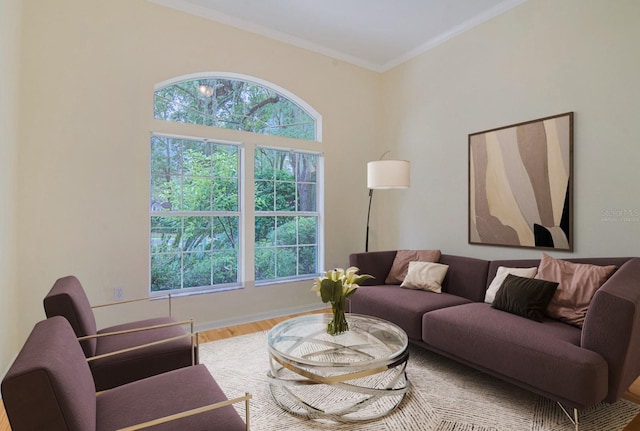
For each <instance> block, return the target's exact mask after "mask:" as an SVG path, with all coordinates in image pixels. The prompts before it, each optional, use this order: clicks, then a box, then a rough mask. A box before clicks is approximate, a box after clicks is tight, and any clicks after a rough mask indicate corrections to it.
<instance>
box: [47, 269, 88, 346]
mask: <svg viewBox="0 0 640 431" xmlns="http://www.w3.org/2000/svg"><path fill="white" fill-rule="evenodd" d="M44 311H45V313H46V314H47V317H53V316H62V317H64V318H65V319H67V321H68V322H69V323H70V324H71V327H72V328H73V331H74V332H75V334H76V337H84V336H86V335H95V334H96V331H97V327H96V319H95V316H94V315H93V310H92V309H91V304H90V303H89V299H88V298H87V295H86V293H85V292H84V289H83V288H82V285H81V284H80V281H78V279H77V278H76V277H74V276H72V275H69V276H67V277H62V278H59V279H58V280H56V282H55V283H54V284H53V287H52V288H51V290H50V291H49V293H48V294H47V296H46V297H45V298H44ZM80 344H81V345H82V350H83V351H84V354H85V356H86V357H90V356H94V355H95V353H96V340H95V338H92V339H90V340H84V341H81V343H80Z"/></svg>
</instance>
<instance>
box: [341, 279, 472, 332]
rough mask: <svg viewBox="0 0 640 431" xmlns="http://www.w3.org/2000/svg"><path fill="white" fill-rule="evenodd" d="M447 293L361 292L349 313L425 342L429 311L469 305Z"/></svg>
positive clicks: (389, 289)
mask: <svg viewBox="0 0 640 431" xmlns="http://www.w3.org/2000/svg"><path fill="white" fill-rule="evenodd" d="M469 302H471V301H469V300H468V299H466V298H461V297H459V296H455V295H450V294H447V293H441V294H438V293H434V292H425V291H423V290H413V289H403V288H401V287H400V286H398V285H393V284H387V285H381V286H367V287H361V288H359V289H358V290H357V291H356V293H355V294H354V295H353V296H352V297H351V301H350V311H351V312H353V313H360V314H366V315H369V316H375V317H379V318H381V319H385V320H388V321H390V322H393V323H395V324H396V325H398V326H400V327H401V328H402V329H404V331H405V332H406V333H407V336H408V337H409V338H412V339H414V340H420V339H421V338H422V315H423V314H424V313H426V312H427V311H431V310H437V309H439V308H443V307H451V306H453V305H459V304H466V303H469Z"/></svg>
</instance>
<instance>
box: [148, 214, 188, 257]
mask: <svg viewBox="0 0 640 431" xmlns="http://www.w3.org/2000/svg"><path fill="white" fill-rule="evenodd" d="M181 234H182V220H181V218H180V217H151V252H152V253H162V252H168V251H178V250H179V249H180V236H181Z"/></svg>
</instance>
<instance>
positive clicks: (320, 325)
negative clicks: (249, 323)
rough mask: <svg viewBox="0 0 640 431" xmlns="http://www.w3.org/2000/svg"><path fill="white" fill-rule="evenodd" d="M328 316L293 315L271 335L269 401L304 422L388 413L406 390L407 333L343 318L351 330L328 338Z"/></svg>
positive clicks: (355, 316) (369, 320)
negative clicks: (300, 417)
mask: <svg viewBox="0 0 640 431" xmlns="http://www.w3.org/2000/svg"><path fill="white" fill-rule="evenodd" d="M331 318H332V315H331V314H311V315H307V316H301V317H295V318H293V319H290V320H286V321H284V322H282V323H279V324H278V325H276V326H274V327H273V328H272V329H271V330H270V331H269V333H268V335H267V341H268V348H269V362H270V367H271V369H270V371H269V377H270V390H271V395H272V396H273V399H274V400H275V402H276V403H277V404H278V405H279V406H280V407H282V408H283V409H284V410H286V411H288V412H289V413H292V414H295V415H300V416H304V417H307V418H322V419H330V420H334V421H341V422H355V421H367V420H372V419H377V418H380V417H382V416H384V415H386V414H388V413H389V412H391V411H392V410H394V409H395V408H396V407H397V406H398V405H399V404H400V402H401V401H402V400H403V399H404V396H405V395H406V393H407V391H408V390H409V386H410V383H409V380H408V379H407V375H406V371H405V369H406V366H407V359H408V358H409V351H408V340H407V334H406V333H405V332H404V331H403V330H402V329H400V328H399V327H398V326H396V325H394V324H393V323H390V322H387V321H385V320H382V319H378V318H375V317H371V316H364V315H360V314H347V322H349V331H347V332H345V333H342V334H340V335H329V334H327V332H326V330H327V323H328V322H329V321H330V320H331Z"/></svg>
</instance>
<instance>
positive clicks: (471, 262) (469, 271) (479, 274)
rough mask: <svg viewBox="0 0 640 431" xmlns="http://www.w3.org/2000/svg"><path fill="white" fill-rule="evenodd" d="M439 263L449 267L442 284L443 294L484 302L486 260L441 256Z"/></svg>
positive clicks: (487, 268) (487, 265)
mask: <svg viewBox="0 0 640 431" xmlns="http://www.w3.org/2000/svg"><path fill="white" fill-rule="evenodd" d="M439 262H440V263H442V264H444V265H449V270H448V271H447V275H446V277H445V278H444V281H443V282H442V291H443V292H446V293H450V294H452V295H457V296H462V297H463V298H467V299H469V300H471V301H475V302H482V301H483V300H484V294H485V291H486V289H487V271H488V270H489V261H488V260H483V259H475V258H472V257H463V256H454V255H450V254H443V255H441V256H440V261H439Z"/></svg>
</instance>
